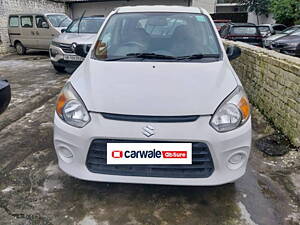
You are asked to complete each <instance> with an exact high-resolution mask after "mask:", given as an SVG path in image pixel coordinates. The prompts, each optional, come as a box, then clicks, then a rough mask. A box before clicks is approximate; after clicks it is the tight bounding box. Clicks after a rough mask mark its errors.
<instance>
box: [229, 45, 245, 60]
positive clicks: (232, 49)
mask: <svg viewBox="0 0 300 225" xmlns="http://www.w3.org/2000/svg"><path fill="white" fill-rule="evenodd" d="M226 53H227V56H228V59H229V60H233V59H236V58H238V57H239V56H240V55H241V54H242V51H241V49H240V48H239V47H236V46H228V47H227V49H226Z"/></svg>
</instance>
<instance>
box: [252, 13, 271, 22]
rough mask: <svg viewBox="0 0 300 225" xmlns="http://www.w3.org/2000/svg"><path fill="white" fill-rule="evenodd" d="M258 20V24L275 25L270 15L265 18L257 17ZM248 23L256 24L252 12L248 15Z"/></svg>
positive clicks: (255, 17) (263, 16)
mask: <svg viewBox="0 0 300 225" xmlns="http://www.w3.org/2000/svg"><path fill="white" fill-rule="evenodd" d="M258 20H259V24H266V23H276V21H275V20H274V18H273V16H272V14H270V15H269V16H265V15H261V16H258ZM248 22H249V23H255V24H257V16H256V14H255V13H253V12H252V13H249V14H248Z"/></svg>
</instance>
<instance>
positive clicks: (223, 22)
mask: <svg viewBox="0 0 300 225" xmlns="http://www.w3.org/2000/svg"><path fill="white" fill-rule="evenodd" d="M230 22H231V20H214V23H215V25H216V28H217V30H218V31H220V30H221V28H222V27H223V26H224V25H225V24H227V23H230Z"/></svg>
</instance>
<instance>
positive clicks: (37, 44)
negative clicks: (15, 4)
mask: <svg viewBox="0 0 300 225" xmlns="http://www.w3.org/2000/svg"><path fill="white" fill-rule="evenodd" d="M71 22H72V20H71V19H70V18H69V17H68V16H67V15H65V14H63V13H46V14H12V15H9V18H8V35H9V39H10V43H11V46H14V47H15V48H16V50H17V53H18V54H19V55H23V54H25V53H26V50H27V49H38V50H48V49H49V46H50V42H51V40H52V39H53V38H54V37H56V36H58V35H59V34H61V31H62V30H63V29H65V28H67V26H68V25H69V24H70V23H71Z"/></svg>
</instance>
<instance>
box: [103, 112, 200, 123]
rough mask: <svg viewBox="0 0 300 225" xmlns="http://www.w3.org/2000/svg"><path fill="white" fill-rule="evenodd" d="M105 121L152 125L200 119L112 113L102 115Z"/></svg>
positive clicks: (196, 117) (197, 116) (194, 117)
mask: <svg viewBox="0 0 300 225" xmlns="http://www.w3.org/2000/svg"><path fill="white" fill-rule="evenodd" d="M101 115H102V116H103V117H104V118H105V119H109V120H121V121H130V122H151V123H184V122H193V121H196V120H197V119H198V118H199V115H195V116H140V115H123V114H112V113H101Z"/></svg>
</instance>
